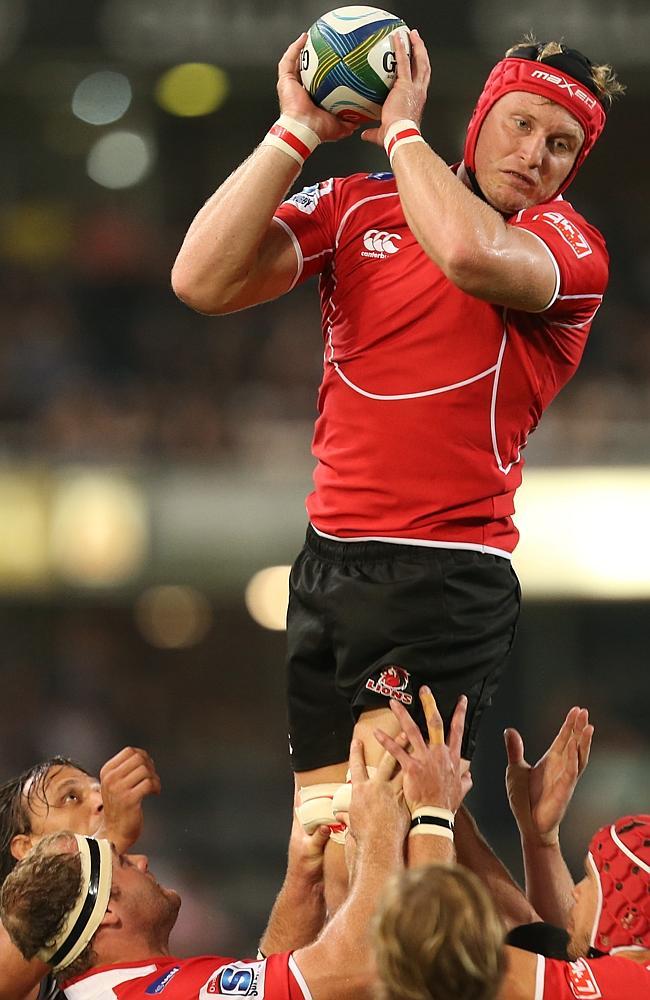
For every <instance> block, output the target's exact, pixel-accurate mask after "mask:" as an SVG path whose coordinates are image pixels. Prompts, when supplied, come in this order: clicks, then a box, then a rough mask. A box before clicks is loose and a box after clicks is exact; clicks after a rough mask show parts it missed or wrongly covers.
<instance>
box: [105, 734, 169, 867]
mask: <svg viewBox="0 0 650 1000" xmlns="http://www.w3.org/2000/svg"><path fill="white" fill-rule="evenodd" d="M99 780H100V783H101V792H102V802H103V804H104V808H103V821H102V824H101V827H100V829H99V830H98V831H97V834H96V836H97V837H106V838H108V840H111V841H112V842H113V843H114V844H115V847H116V848H117V850H118V853H122V852H124V851H127V850H128V849H129V848H130V847H131V846H132V845H133V844H135V842H136V840H137V839H138V837H139V836H140V834H141V833H142V823H143V816H142V800H143V799H144V798H145V797H146V796H147V795H159V794H160V778H159V777H158V774H157V773H156V768H155V766H154V762H153V761H152V759H151V757H150V756H149V754H148V753H147V751H146V750H140V749H138V748H137V747H125V748H124V750H120V752H119V753H118V754H116V755H115V757H111V759H110V760H108V761H107V762H106V763H105V764H104V766H103V767H102V769H101V771H100V772H99Z"/></svg>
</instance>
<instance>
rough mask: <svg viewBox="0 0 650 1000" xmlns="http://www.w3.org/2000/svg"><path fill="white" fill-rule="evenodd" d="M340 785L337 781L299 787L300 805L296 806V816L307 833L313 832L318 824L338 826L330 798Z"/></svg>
mask: <svg viewBox="0 0 650 1000" xmlns="http://www.w3.org/2000/svg"><path fill="white" fill-rule="evenodd" d="M339 787H340V785H339V784H338V782H332V783H331V784H327V785H305V786H304V787H303V788H301V789H300V805H299V806H296V816H297V817H298V819H299V820H300V822H301V824H302V827H303V829H304V830H306V832H307V833H313V832H314V830H316V829H317V828H318V827H319V826H338V825H339V824H338V823H337V820H336V816H335V815H334V809H333V808H332V800H333V798H334V793H335V792H336V791H337V789H338V788H339Z"/></svg>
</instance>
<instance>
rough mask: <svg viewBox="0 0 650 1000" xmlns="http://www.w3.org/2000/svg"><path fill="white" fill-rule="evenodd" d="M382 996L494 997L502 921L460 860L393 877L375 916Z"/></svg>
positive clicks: (422, 999) (395, 999)
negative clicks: (449, 864) (452, 863)
mask: <svg viewBox="0 0 650 1000" xmlns="http://www.w3.org/2000/svg"><path fill="white" fill-rule="evenodd" d="M373 937H374V950H375V962H376V967H377V974H378V977H379V983H380V988H379V995H380V996H381V997H382V1000H458V998H459V997H462V998H463V1000H494V998H496V996H497V992H498V989H499V985H500V983H501V981H502V979H503V976H504V972H505V956H504V951H503V938H504V929H503V926H502V924H501V921H500V920H499V917H498V916H497V913H496V910H495V908H494V905H493V903H492V901H491V899H490V897H489V896H488V894H487V892H486V890H485V889H484V888H483V886H482V885H481V883H480V882H479V880H478V879H477V878H476V876H475V875H473V874H472V873H471V872H469V871H468V870H467V869H465V868H462V867H461V866H460V865H452V866H443V865H432V866H431V867H428V868H419V869H415V870H414V871H407V872H403V873H402V874H401V875H399V876H397V877H395V878H393V879H392V880H391V882H390V883H389V885H388V886H387V889H386V891H385V893H384V896H383V899H382V902H381V905H380V909H379V912H378V913H377V915H376V917H375V922H374V929H373Z"/></svg>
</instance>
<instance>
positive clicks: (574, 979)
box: [531, 955, 650, 1000]
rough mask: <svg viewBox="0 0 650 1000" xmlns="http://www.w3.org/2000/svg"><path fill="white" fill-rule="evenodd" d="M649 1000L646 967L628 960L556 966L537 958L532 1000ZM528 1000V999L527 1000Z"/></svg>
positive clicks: (610, 958)
mask: <svg viewBox="0 0 650 1000" xmlns="http://www.w3.org/2000/svg"><path fill="white" fill-rule="evenodd" d="M644 997H645V998H646V1000H647V998H648V997H650V965H643V964H641V963H639V962H632V961H630V959H629V958H622V957H618V956H616V955H606V956H605V957H604V958H595V959H594V958H589V959H587V958H579V959H578V961H577V962H558V961H555V960H554V959H548V958H542V957H541V956H539V958H538V965H537V988H536V991H535V1000H643V998H644ZM531 1000H532V998H531Z"/></svg>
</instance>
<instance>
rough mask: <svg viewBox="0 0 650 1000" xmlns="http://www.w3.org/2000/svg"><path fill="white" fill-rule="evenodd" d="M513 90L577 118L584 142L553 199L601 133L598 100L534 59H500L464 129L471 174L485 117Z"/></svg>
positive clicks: (601, 114) (602, 115)
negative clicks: (537, 97)
mask: <svg viewBox="0 0 650 1000" xmlns="http://www.w3.org/2000/svg"><path fill="white" fill-rule="evenodd" d="M513 90H524V91H526V92H527V93H530V94H540V95H541V96H542V97H547V98H548V99H549V100H550V101H554V102H555V103H556V104H561V105H562V107H563V108H566V109H567V111H569V112H570V113H571V114H572V115H573V116H574V118H577V120H578V121H579V122H580V124H581V125H582V128H583V130H584V133H585V141H584V142H583V144H582V146H581V147H580V150H579V152H578V155H577V156H576V160H575V163H574V164H573V167H572V168H571V170H570V171H569V175H568V177H566V178H565V180H564V182H563V183H562V184H561V185H560V187H559V188H558V189H557V191H556V192H555V195H554V197H555V196H556V195H558V194H561V193H562V191H564V190H565V189H566V188H567V187H568V186H569V184H570V183H571V181H572V180H573V178H574V177H575V175H576V172H577V170H578V168H579V167H580V166H581V164H582V163H583V162H584V160H585V158H586V156H587V154H588V153H589V152H590V150H591V149H592V148H593V145H594V143H595V142H596V139H597V138H598V136H599V135H600V133H601V132H602V131H603V129H604V127H605V111H604V109H603V106H602V104H601V103H600V101H599V100H598V98H597V97H595V96H594V94H592V92H591V91H590V90H589V89H588V88H587V87H585V86H584V84H582V83H580V82H579V81H578V80H576V79H575V78H574V77H572V76H569V74H568V73H565V72H564V71H560V70H559V69H557V68H555V67H554V66H552V65H549V64H548V63H545V62H539V61H537V60H532V59H520V58H518V57H513V56H510V57H508V58H506V59H502V60H501V62H498V63H497V64H496V66H495V67H494V69H493V70H492V72H491V73H490V75H489V76H488V78H487V80H486V83H485V87H484V88H483V93H482V94H481V96H480V97H479V99H478V102H477V104H476V107H475V108H474V113H473V115H472V117H471V119H470V123H469V125H468V127H467V138H466V140H465V152H464V154H463V161H464V163H465V166H466V167H469V169H470V170H471V171H472V173H475V172H476V160H475V154H476V142H477V140H478V134H479V132H480V131H481V126H482V125H483V122H484V121H485V116H486V115H487V113H488V111H489V110H490V108H492V107H493V106H494V105H495V104H496V102H497V101H498V100H499V98H501V97H503V96H504V94H509V93H510V92H511V91H513Z"/></svg>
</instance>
